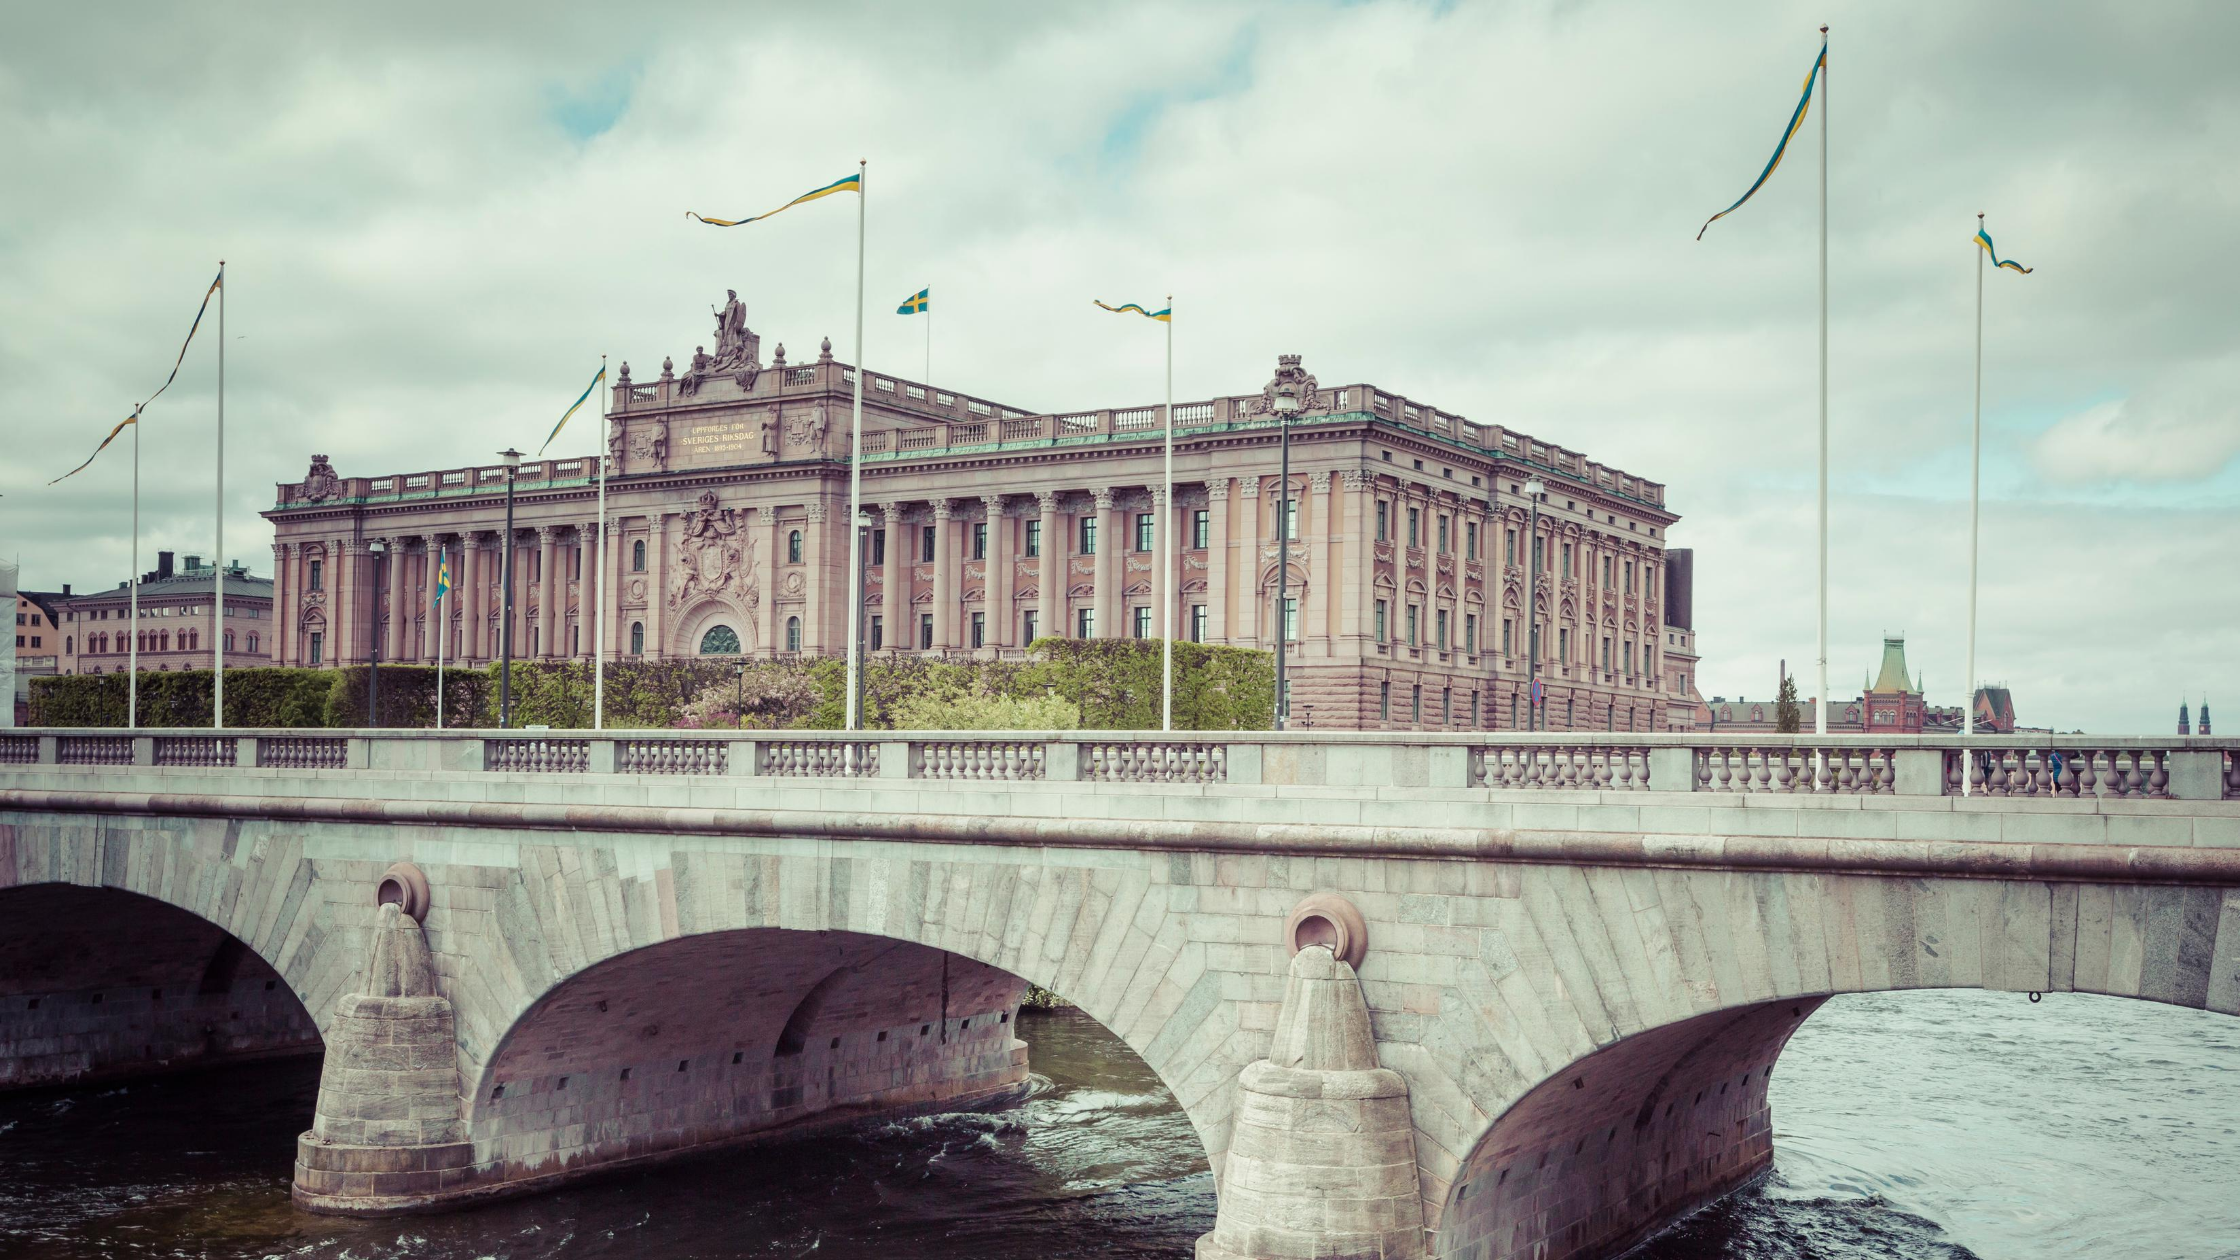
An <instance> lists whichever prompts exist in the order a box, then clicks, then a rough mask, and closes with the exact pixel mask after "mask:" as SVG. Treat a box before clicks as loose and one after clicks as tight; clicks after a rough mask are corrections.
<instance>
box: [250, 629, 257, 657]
mask: <svg viewBox="0 0 2240 1260" xmlns="http://www.w3.org/2000/svg"><path fill="white" fill-rule="evenodd" d="M256 650H257V636H256V635H254V634H252V635H250V636H249V651H250V653H251V654H254V653H255V652H256Z"/></svg>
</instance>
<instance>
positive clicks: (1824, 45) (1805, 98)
mask: <svg viewBox="0 0 2240 1260" xmlns="http://www.w3.org/2000/svg"><path fill="white" fill-rule="evenodd" d="M1827 68H1828V41H1827V39H1826V37H1824V36H1823V37H1822V38H1821V40H1820V55H1819V56H1817V57H1815V58H1813V59H1812V70H1811V72H1810V73H1809V74H1807V75H1805V76H1804V93H1803V95H1801V96H1799V97H1798V98H1797V108H1796V109H1795V110H1794V111H1793V112H1791V113H1790V115H1789V125H1788V126H1787V127H1786V128H1784V129H1783V130H1782V132H1781V143H1779V144H1777V145H1775V146H1773V157H1772V159H1771V160H1770V161H1768V162H1767V163H1766V168H1765V169H1764V170H1762V171H1760V172H1758V180H1757V182H1756V183H1754V184H1752V185H1750V190H1749V191H1748V192H1745V193H1743V194H1742V196H1741V197H1739V198H1737V199H1736V200H1735V203H1734V204H1733V205H1731V206H1728V207H1727V208H1726V209H1724V210H1721V211H1720V212H1719V213H1717V214H1715V215H1712V216H1711V217H1710V218H1708V219H1705V220H1704V221H1703V226H1702V227H1700V228H1697V229H1696V239H1697V240H1699V241H1700V240H1702V239H1703V234H1704V233H1705V232H1706V231H1709V230H1710V228H1711V225H1712V224H1714V223H1717V222H1718V221H1719V220H1721V219H1724V218H1726V217H1727V216H1728V215H1730V214H1733V213H1734V212H1735V211H1737V210H1740V209H1741V208H1742V203H1743V202H1745V201H1748V200H1750V199H1751V198H1752V197H1754V196H1756V195H1757V194H1758V189H1760V188H1761V187H1763V186H1764V185H1765V182H1766V180H1768V179H1770V178H1772V176H1773V168H1775V167H1777V166H1779V165H1781V155H1782V154H1784V153H1787V152H1788V151H1789V141H1790V140H1791V139H1793V138H1794V137H1795V136H1796V134H1797V128H1799V127H1802V126H1804V115H1805V111H1806V110H1807V109H1809V108H1810V107H1811V105H1812V88H1813V85H1814V84H1816V83H1818V82H1819V81H1820V72H1821V71H1822V70H1825V69H1827Z"/></svg>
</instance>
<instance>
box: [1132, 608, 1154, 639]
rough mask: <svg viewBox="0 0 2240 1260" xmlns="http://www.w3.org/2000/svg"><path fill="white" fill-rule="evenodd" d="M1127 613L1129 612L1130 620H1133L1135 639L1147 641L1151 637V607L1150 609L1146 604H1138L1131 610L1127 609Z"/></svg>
mask: <svg viewBox="0 0 2240 1260" xmlns="http://www.w3.org/2000/svg"><path fill="white" fill-rule="evenodd" d="M1128 611H1129V615H1130V617H1131V618H1132V619H1133V620H1134V621H1135V625H1134V627H1133V630H1134V632H1135V637H1137V638H1139V639H1148V638H1150V637H1151V607H1150V605H1148V604H1138V605H1136V606H1135V607H1134V608H1132V609H1129V610H1128Z"/></svg>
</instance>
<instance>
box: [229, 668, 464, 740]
mask: <svg viewBox="0 0 2240 1260" xmlns="http://www.w3.org/2000/svg"><path fill="white" fill-rule="evenodd" d="M367 668H368V667H366V666H364V665H352V666H349V667H348V668H346V669H340V670H330V671H328V672H329V673H330V674H332V675H334V676H335V677H334V684H333V687H332V688H331V689H330V691H329V692H328V694H327V697H326V701H325V704H324V705H323V706H322V708H321V710H320V723H319V724H320V725H323V726H332V727H343V728H353V727H360V726H364V725H366V673H367ZM495 685H496V684H495V683H494V682H493V681H492V679H491V675H490V673H489V672H488V671H486V670H480V669H459V668H454V667H451V666H446V667H444V670H443V724H444V725H445V726H447V727H452V728H459V727H475V726H480V725H483V708H484V705H483V692H484V691H485V690H486V689H487V688H489V687H492V686H495ZM227 691H228V693H229V694H228V696H227V699H228V700H229V701H230V700H231V699H232V696H231V694H230V693H231V691H232V687H231V685H230V684H229V685H228V687H227ZM380 703H381V716H380V720H379V721H378V722H376V723H374V725H377V726H384V727H392V728H398V729H405V730H412V729H424V728H432V727H434V726H435V724H436V668H435V666H433V665H384V666H382V667H381V701H380Z"/></svg>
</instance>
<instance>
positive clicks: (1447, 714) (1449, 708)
mask: <svg viewBox="0 0 2240 1260" xmlns="http://www.w3.org/2000/svg"><path fill="white" fill-rule="evenodd" d="M1439 721H1440V723H1441V724H1442V725H1444V724H1445V723H1448V722H1452V721H1454V688H1452V687H1441V688H1439Z"/></svg>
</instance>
